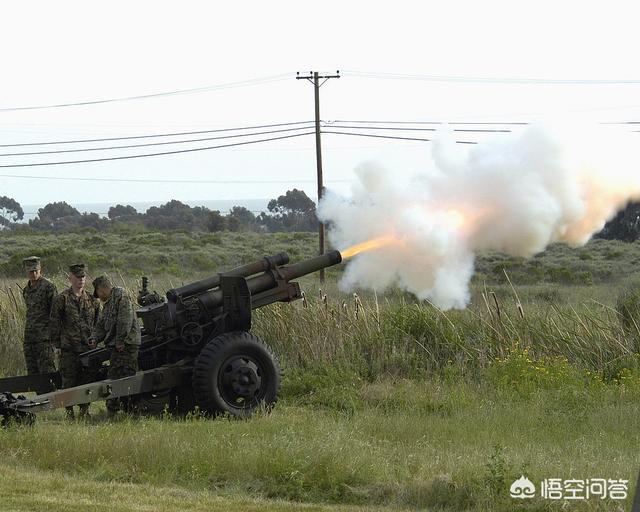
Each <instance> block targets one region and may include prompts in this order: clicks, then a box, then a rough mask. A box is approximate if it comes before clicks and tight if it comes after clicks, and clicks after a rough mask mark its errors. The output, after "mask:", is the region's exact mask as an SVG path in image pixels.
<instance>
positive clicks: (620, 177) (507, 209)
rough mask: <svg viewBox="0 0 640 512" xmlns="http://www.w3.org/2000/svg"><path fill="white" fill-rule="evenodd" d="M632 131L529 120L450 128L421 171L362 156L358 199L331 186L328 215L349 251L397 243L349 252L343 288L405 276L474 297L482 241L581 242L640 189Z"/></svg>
mask: <svg viewBox="0 0 640 512" xmlns="http://www.w3.org/2000/svg"><path fill="white" fill-rule="evenodd" d="M634 135H635V134H632V135H629V134H621V133H617V134H613V133H611V131H610V130H609V131H608V130H606V129H604V128H603V127H593V128H589V129H580V130H578V129H576V127H571V128H565V129H564V130H563V129H557V128H556V129H550V128H548V127H544V126H542V125H530V126H528V127H526V128H524V129H523V130H522V131H520V132H518V133H512V134H509V135H508V136H504V135H501V136H498V137H494V138H492V139H488V140H487V141H485V142H483V143H481V144H478V145H477V146H470V147H461V146H459V145H456V144H455V143H454V142H453V139H452V137H451V134H450V133H442V134H441V136H440V137H439V138H438V140H436V141H435V142H434V144H433V146H432V159H433V162H434V166H433V167H432V168H429V169H425V171H424V172H423V173H420V174H416V175H414V176H410V177H408V178H407V177H401V176H399V175H398V174H397V173H394V172H393V170H391V169H385V168H383V167H381V166H380V165H378V164H376V163H367V164H363V165H361V166H359V167H358V168H356V169H355V174H356V177H357V180H356V181H355V182H354V184H353V186H352V190H351V197H346V198H345V197H340V196H338V195H336V194H333V193H331V192H330V191H329V192H328V193H327V194H326V196H325V198H324V199H323V200H322V201H321V203H320V205H319V208H318V213H319V216H320V218H321V219H322V220H323V221H325V222H331V223H332V228H331V230H330V232H329V237H330V240H331V242H332V243H333V245H334V246H335V247H337V248H338V249H340V250H345V249H347V248H349V247H351V246H353V245H355V244H358V243H361V242H364V241H367V240H371V239H376V238H378V237H389V236H391V237H393V240H394V243H392V244H389V245H386V246H382V247H380V248H378V249H376V250H371V251H366V252H362V253H359V254H357V255H356V256H353V257H352V258H350V259H349V263H348V265H347V269H346V271H345V274H344V277H343V280H342V282H341V286H342V287H343V289H347V290H348V289H353V288H356V287H362V288H372V289H376V290H383V289H385V288H388V287H390V286H399V287H401V288H403V289H406V290H408V291H410V292H412V293H414V294H415V295H416V296H417V297H418V298H420V299H430V300H432V301H433V302H434V303H435V304H437V305H438V306H440V307H442V308H446V309H448V308H462V307H464V306H465V305H466V304H467V303H468V300H469V290H468V284H469V281H470V279H471V276H472V274H473V263H474V254H475V253H476V252H477V251H482V250H488V249H494V250H499V251H503V252H505V253H508V254H511V255H514V256H525V257H527V256H532V255H534V254H536V253H538V252H540V251H542V250H544V248H545V247H546V246H547V245H548V244H549V243H551V242H555V241H563V242H567V243H569V244H571V245H581V244H584V243H586V242H587V240H589V238H590V237H591V235H592V234H593V233H595V232H597V231H599V230H600V229H602V227H603V226H604V224H605V222H606V221H607V220H609V219H610V218H612V217H613V216H614V215H615V213H616V212H617V211H618V210H619V209H620V208H622V207H624V205H625V204H626V203H627V202H628V201H629V200H632V199H638V198H640V165H639V164H640V158H639V157H638V153H639V152H638V151H637V150H635V148H634V146H637V143H636V144H634V142H633V139H632V138H630V137H633V136H634Z"/></svg>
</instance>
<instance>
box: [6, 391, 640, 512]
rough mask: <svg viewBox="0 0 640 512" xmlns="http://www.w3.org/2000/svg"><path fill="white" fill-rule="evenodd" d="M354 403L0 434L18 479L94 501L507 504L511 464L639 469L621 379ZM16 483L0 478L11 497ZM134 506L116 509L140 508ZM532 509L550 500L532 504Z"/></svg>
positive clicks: (635, 411)
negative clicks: (577, 392)
mask: <svg viewBox="0 0 640 512" xmlns="http://www.w3.org/2000/svg"><path fill="white" fill-rule="evenodd" d="M335 387H336V389H338V388H340V387H341V383H339V382H336V383H335ZM352 398H353V400H354V401H356V402H357V403H358V406H357V407H355V408H353V409H349V408H344V407H342V406H341V405H340V404H336V403H334V404H327V403H323V402H322V401H316V399H315V397H312V396H309V395H306V396H297V397H291V396H290V397H286V398H285V399H284V401H283V402H284V403H281V404H280V405H279V406H278V407H277V408H276V409H275V410H274V411H273V412H272V414H270V415H258V416H257V417H254V418H253V419H251V420H249V421H237V420H228V419H219V420H216V421H211V420H203V419H198V418H195V419H190V420H187V421H175V420H170V419H159V420H158V419H148V418H142V419H122V420H120V421H117V422H114V423H109V422H106V421H105V420H104V418H102V417H100V416H99V417H98V418H96V420H95V423H94V424H89V425H88V424H77V423H74V424H68V423H65V422H64V421H63V420H62V417H61V415H60V414H59V413H51V414H49V415H48V416H46V417H45V418H44V419H43V420H42V421H40V422H39V423H38V424H37V425H36V426H35V427H33V428H15V427H14V428H10V429H8V430H4V431H2V432H0V453H2V455H3V462H2V463H1V464H2V466H4V467H9V468H18V469H17V470H15V471H17V472H16V473H15V474H16V476H15V477H13V478H14V479H17V478H20V476H21V475H23V474H24V471H25V469H26V468H31V469H30V470H29V472H30V473H32V474H34V475H36V476H37V477H38V478H42V479H44V480H45V481H47V479H50V478H51V475H57V476H58V478H62V480H63V482H67V483H68V485H69V486H70V487H71V488H74V489H76V490H75V491H72V492H77V493H78V494H80V495H82V494H83V492H84V493H86V491H83V490H82V489H83V488H85V489H86V487H85V486H89V485H90V484H89V482H91V481H93V482H95V485H96V487H97V489H96V490H95V493H93V494H90V496H91V499H95V500H98V501H99V500H100V496H103V495H104V493H105V492H106V491H105V489H104V488H103V487H106V489H114V490H116V491H117V490H118V489H120V490H121V491H120V492H123V490H124V489H126V487H125V484H126V485H130V486H133V487H129V489H131V490H133V489H138V488H141V489H143V492H142V495H143V496H148V495H149V490H150V489H173V491H171V492H169V495H170V496H171V495H172V493H173V494H176V493H177V494H178V495H180V496H186V497H187V498H188V497H190V496H204V498H205V502H207V500H213V499H221V500H223V503H224V502H225V500H229V501H230V502H232V503H233V502H234V501H236V500H242V501H243V502H249V503H255V504H266V503H269V500H286V501H287V502H288V503H299V504H304V503H315V504H321V505H353V506H360V507H366V508H367V509H368V508H370V507H373V506H376V507H387V508H389V509H419V510H452V511H454V510H455V511H458V510H470V511H481V510H505V511H506V510H515V509H516V508H514V507H515V505H516V503H514V501H513V500H511V499H510V498H509V497H508V494H507V489H508V486H509V485H510V483H511V482H512V481H513V480H515V479H516V478H518V477H519V476H520V474H521V473H524V474H526V475H527V476H528V477H529V478H530V479H532V480H533V481H539V480H541V479H543V478H551V477H558V476H559V477H562V478H595V477H598V476H603V475H604V476H605V477H607V478H625V479H629V480H630V482H632V484H631V485H630V488H631V487H633V483H634V479H635V476H636V475H635V470H636V468H637V467H638V465H639V464H640V455H638V453H637V451H636V450H634V449H632V448H631V447H634V446H638V443H640V429H639V427H640V419H639V418H640V404H639V402H638V394H637V392H635V391H634V392H630V391H629V390H628V389H625V388H624V386H621V385H616V386H609V387H605V388H604V389H603V390H601V392H600V394H598V395H597V396H596V395H594V396H585V397H584V398H583V399H582V400H579V401H575V400H573V401H572V400H568V401H566V400H565V395H564V394H563V393H562V392H558V389H556V390H555V391H553V390H541V391H538V392H536V393H534V394H532V395H530V396H529V397H528V398H526V399H523V398H522V397H520V396H517V395H516V396H512V397H509V396H507V395H504V394H501V393H500V392H499V391H497V390H496V389H495V388H493V387H487V386H475V385H470V384H465V383H462V382H446V381H432V382H425V383H419V382H411V381H397V382H380V383H376V384H368V385H362V386H359V387H357V388H355V389H354V390H353V393H352ZM21 472H22V473H21ZM3 474H4V473H3ZM74 486H75V487H74ZM21 492H24V491H20V490H19V488H18V489H12V488H11V486H6V485H5V486H3V494H4V496H5V497H6V498H7V499H9V500H13V502H15V503H22V500H21V498H20V495H21ZM65 494H66V493H65ZM58 498H59V499H63V498H64V496H58ZM67 499H68V496H67ZM29 500H31V501H32V502H33V501H34V500H35V498H33V497H30V498H29ZM136 501H137V498H135V499H134V500H133V503H129V504H127V503H126V502H125V503H122V504H120V506H121V507H122V510H136V508H135V507H136V506H138V505H136ZM28 502H29V501H27V503H28ZM153 502H154V501H153V499H152V500H151V502H150V503H153ZM9 503H11V501H9ZM276 503H282V501H278V502H276ZM214 505H215V503H214ZM256 506H257V505H256ZM265 506H266V505H265ZM273 506H274V509H277V506H279V505H273ZM611 506H612V503H611V502H602V503H598V502H593V503H591V508H590V510H611V509H612V508H611ZM126 507H129V508H126ZM531 509H532V508H531V505H530V506H529V508H526V510H531ZM534 509H535V510H553V507H552V506H551V504H550V503H549V502H545V501H543V500H537V501H536V502H535V508H534ZM70 510H73V509H70ZM168 510H172V508H168ZM523 510H524V509H523Z"/></svg>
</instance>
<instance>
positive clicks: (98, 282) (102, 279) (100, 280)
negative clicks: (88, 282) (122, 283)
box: [92, 275, 112, 299]
mask: <svg viewBox="0 0 640 512" xmlns="http://www.w3.org/2000/svg"><path fill="white" fill-rule="evenodd" d="M92 284H93V296H94V297H95V298H96V299H97V298H98V288H100V287H101V286H106V287H108V288H109V287H111V286H112V284H111V280H110V279H109V278H108V277H107V276H104V275H103V276H98V277H96V278H95V279H94V280H93V283H92Z"/></svg>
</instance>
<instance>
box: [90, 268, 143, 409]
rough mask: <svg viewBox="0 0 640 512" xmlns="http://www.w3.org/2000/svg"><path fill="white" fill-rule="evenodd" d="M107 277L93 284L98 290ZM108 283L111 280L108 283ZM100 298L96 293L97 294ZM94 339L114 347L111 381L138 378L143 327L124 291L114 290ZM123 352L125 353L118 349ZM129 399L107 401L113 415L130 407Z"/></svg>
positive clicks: (99, 318)
mask: <svg viewBox="0 0 640 512" xmlns="http://www.w3.org/2000/svg"><path fill="white" fill-rule="evenodd" d="M104 281H105V278H103V277H102V276H101V277H98V278H96V279H95V280H94V281H93V285H94V287H96V290H97V287H98V286H101V285H102V283H103V282H104ZM107 282H108V281H107ZM94 296H96V293H94ZM93 337H94V339H95V340H96V342H98V343H100V342H104V345H105V347H110V348H111V356H110V359H109V378H110V379H121V378H123V377H128V376H129V375H135V373H136V372H137V371H138V350H139V348H140V326H139V325H138V320H137V318H136V313H135V309H134V305H133V303H132V302H131V299H130V298H129V297H128V296H127V294H126V293H125V291H124V290H123V289H122V288H115V287H114V288H112V290H111V295H110V296H109V298H108V299H107V300H106V301H105V303H104V306H103V309H102V312H101V313H100V316H99V317H98V322H97V323H96V326H95V329H94V333H93ZM118 349H121V350H118ZM128 404H129V401H127V400H126V399H112V400H107V409H108V410H109V411H111V412H114V411H116V410H117V409H118V408H119V407H121V406H124V408H125V409H126V408H127V407H128Z"/></svg>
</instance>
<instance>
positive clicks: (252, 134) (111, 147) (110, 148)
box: [0, 126, 309, 157]
mask: <svg viewBox="0 0 640 512" xmlns="http://www.w3.org/2000/svg"><path fill="white" fill-rule="evenodd" d="M308 128H309V127H308V126H300V127H298V128H283V129H281V130H270V131H263V132H250V133H240V134H236V135H222V136H219V137H205V138H200V139H188V140H171V141H165V142H149V143H146V144H128V145H126V146H106V147H101V148H76V149H57V150H52V151H27V152H23V153H0V157H2V156H26V155H52V154H58V153H78V152H83V151H107V150H113V149H130V148H142V147H148V146H166V145H167V144H187V143H192V142H203V141H207V140H220V139H233V138H238V137H253V136H256V135H268V134H272V133H282V132H291V131H296V130H306V129H308Z"/></svg>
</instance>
